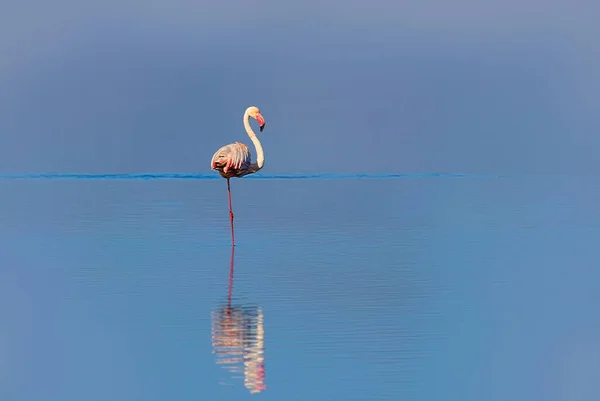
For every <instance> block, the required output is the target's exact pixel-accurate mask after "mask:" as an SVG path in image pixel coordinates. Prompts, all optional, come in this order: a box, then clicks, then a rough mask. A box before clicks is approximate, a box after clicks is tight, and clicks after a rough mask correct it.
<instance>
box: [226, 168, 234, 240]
mask: <svg viewBox="0 0 600 401" xmlns="http://www.w3.org/2000/svg"><path fill="white" fill-rule="evenodd" d="M227 196H228V197H229V220H230V221H231V245H232V246H235V241H234V234H233V211H232V208H231V187H230V186H229V178H228V179H227Z"/></svg>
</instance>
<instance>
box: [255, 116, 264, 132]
mask: <svg viewBox="0 0 600 401" xmlns="http://www.w3.org/2000/svg"><path fill="white" fill-rule="evenodd" d="M256 121H258V126H259V127H260V132H262V130H263V129H265V119H264V118H263V116H262V115H261V114H260V113H256Z"/></svg>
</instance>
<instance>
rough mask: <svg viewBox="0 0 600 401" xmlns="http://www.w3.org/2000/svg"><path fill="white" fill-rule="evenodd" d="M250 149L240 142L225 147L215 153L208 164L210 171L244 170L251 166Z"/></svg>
mask: <svg viewBox="0 0 600 401" xmlns="http://www.w3.org/2000/svg"><path fill="white" fill-rule="evenodd" d="M251 158H252V157H251V155H250V148H248V146H246V145H244V144H243V143H240V142H235V143H231V144H229V145H225V146H223V147H222V148H220V149H219V150H217V151H216V152H215V154H214V155H213V157H212V160H211V162H210V165H211V169H213V170H215V169H222V170H223V171H224V172H227V171H228V170H245V169H247V168H248V167H249V166H250V164H251Z"/></svg>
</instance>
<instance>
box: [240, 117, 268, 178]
mask: <svg viewBox="0 0 600 401" xmlns="http://www.w3.org/2000/svg"><path fill="white" fill-rule="evenodd" d="M244 128H246V133H247V134H248V136H249V137H250V140H251V141H252V143H253V144H254V147H255V148H256V163H252V167H253V170H254V171H255V172H256V171H258V170H260V169H261V168H263V166H264V164H265V154H264V152H263V148H262V145H261V143H260V141H259V140H258V137H257V136H256V134H255V133H254V131H253V130H252V127H251V126H250V115H249V114H248V110H246V112H245V113H244Z"/></svg>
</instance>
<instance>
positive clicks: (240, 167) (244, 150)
mask: <svg viewBox="0 0 600 401" xmlns="http://www.w3.org/2000/svg"><path fill="white" fill-rule="evenodd" d="M250 117H252V118H254V119H256V121H258V125H259V127H260V132H262V130H263V129H264V128H265V119H264V118H263V116H262V115H261V114H260V110H259V109H258V107H256V106H250V107H248V108H247V109H246V112H245V113H244V118H243V121H244V128H246V132H247V133H248V136H249V137H250V139H251V140H252V143H254V147H256V163H252V156H251V155H250V148H248V146H246V145H244V144H243V143H240V142H235V143H230V144H229V145H225V146H223V147H222V148H220V149H219V150H217V151H216V152H215V154H214V155H213V157H212V160H211V161H210V168H211V169H212V170H217V171H218V172H219V174H221V177H223V178H225V179H227V196H228V198H229V220H230V221H231V244H232V245H235V241H234V233H233V210H232V208H231V188H230V186H229V179H230V178H232V177H238V178H241V177H243V176H245V175H248V174H253V173H256V172H257V171H258V170H260V169H261V168H262V167H263V165H264V164H265V155H264V153H263V148H262V145H261V144H260V141H259V140H258V138H257V137H256V134H255V133H254V131H252V127H251V126H250Z"/></svg>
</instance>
